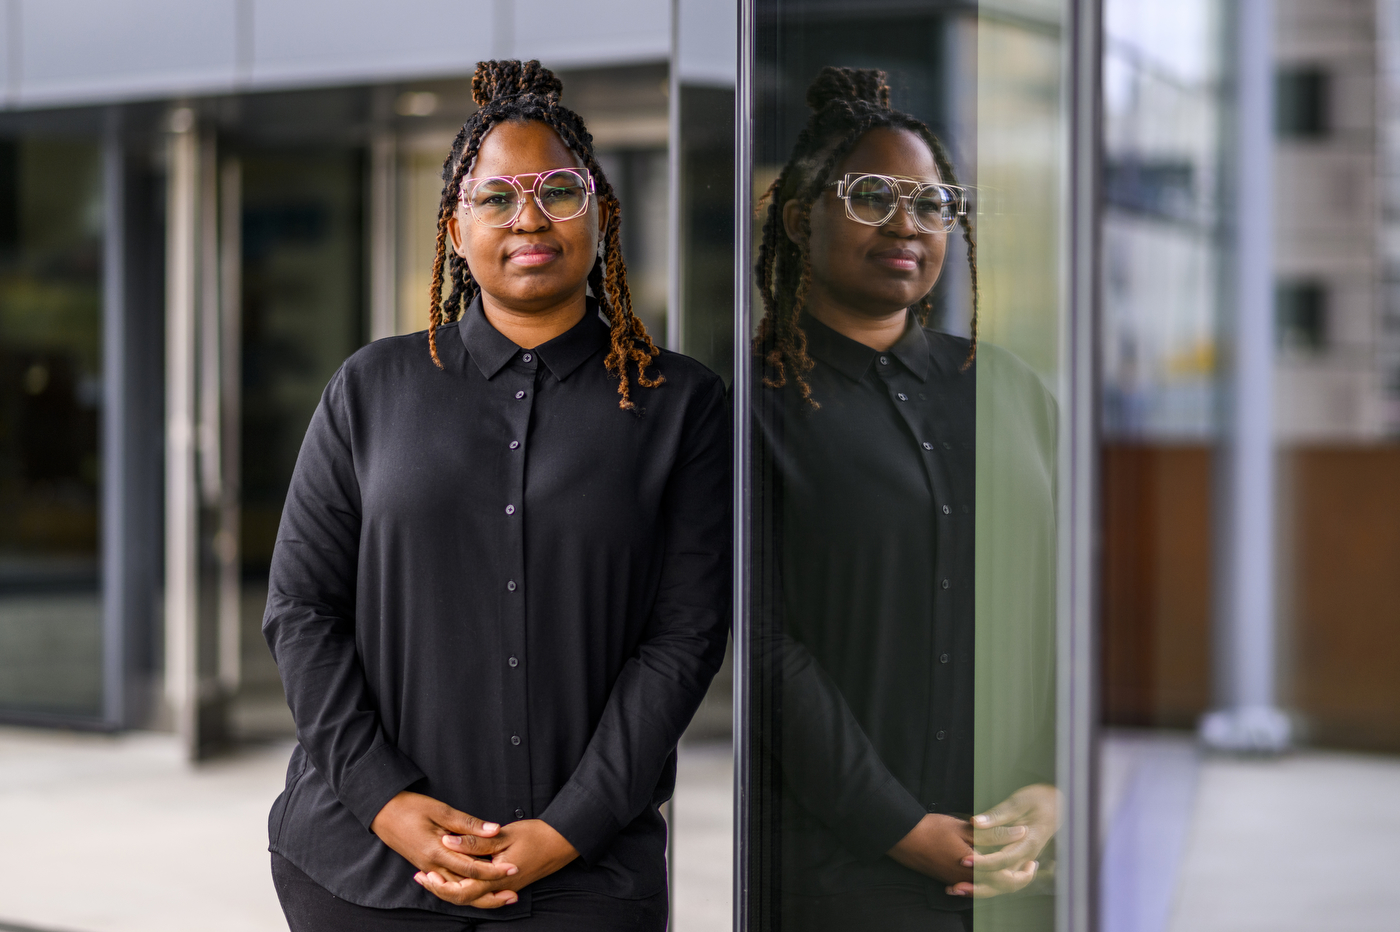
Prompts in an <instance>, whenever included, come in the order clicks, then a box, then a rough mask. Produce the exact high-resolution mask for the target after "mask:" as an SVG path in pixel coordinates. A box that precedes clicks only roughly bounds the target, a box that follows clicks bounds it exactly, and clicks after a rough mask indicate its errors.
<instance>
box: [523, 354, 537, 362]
mask: <svg viewBox="0 0 1400 932" xmlns="http://www.w3.org/2000/svg"><path fill="white" fill-rule="evenodd" d="M522 358H523V359H524V360H525V361H526V362H534V361H535V357H533V356H531V355H530V354H529V353H526V354H525V355H524V356H523V357H522Z"/></svg>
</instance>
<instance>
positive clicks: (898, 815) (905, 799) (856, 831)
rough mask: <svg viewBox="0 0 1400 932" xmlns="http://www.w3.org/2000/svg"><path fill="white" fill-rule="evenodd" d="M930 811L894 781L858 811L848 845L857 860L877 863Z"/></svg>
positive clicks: (854, 814)
mask: <svg viewBox="0 0 1400 932" xmlns="http://www.w3.org/2000/svg"><path fill="white" fill-rule="evenodd" d="M926 815H928V811H927V810H926V809H925V808H924V807H923V805H922V804H920V803H919V801H918V800H917V799H915V798H914V797H913V795H912V794H910V792H909V791H908V790H907V789H905V788H904V786H903V784H901V783H900V782H899V781H898V780H895V779H894V778H893V777H890V778H889V782H888V783H887V784H886V785H885V787H884V788H883V789H882V790H881V791H880V792H876V793H871V794H869V795H868V796H866V797H865V798H864V799H862V800H861V805H860V806H859V807H858V811H856V812H853V813H851V818H852V819H854V824H853V825H852V826H850V829H851V830H850V831H849V832H842V833H839V834H844V835H845V836H846V839H847V841H846V843H847V845H849V847H850V849H851V851H852V852H854V853H855V854H856V856H857V857H860V858H864V859H868V860H874V859H875V858H878V857H881V856H882V855H884V854H886V853H887V852H888V851H889V850H890V849H891V848H893V847H894V846H895V845H897V844H899V841H900V839H902V838H903V837H904V836H905V835H908V834H909V833H910V832H912V831H913V830H914V826H916V825H918V824H919V820H920V819H922V818H923V817H924V816H926Z"/></svg>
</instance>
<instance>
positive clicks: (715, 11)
mask: <svg viewBox="0 0 1400 932" xmlns="http://www.w3.org/2000/svg"><path fill="white" fill-rule="evenodd" d="M676 5H677V7H678V8H679V15H680V23H679V28H678V29H677V30H676V45H677V49H676V70H677V71H679V72H680V78H681V80H682V81H684V82H685V83H686V84H711V85H716V86H721V87H733V86H734V76H735V73H736V72H737V70H738V67H739V65H738V57H737V56H738V43H739V16H738V13H737V12H736V11H735V10H734V9H733V8H732V7H731V6H730V5H729V4H726V3H715V2H714V0H678V2H677V4H676Z"/></svg>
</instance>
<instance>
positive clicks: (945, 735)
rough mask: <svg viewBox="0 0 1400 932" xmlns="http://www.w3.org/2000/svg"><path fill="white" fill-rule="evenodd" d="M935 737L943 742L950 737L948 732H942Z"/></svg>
mask: <svg viewBox="0 0 1400 932" xmlns="http://www.w3.org/2000/svg"><path fill="white" fill-rule="evenodd" d="M934 737H935V738H937V739H938V740H939V741H942V740H943V739H944V738H946V737H948V733H947V732H946V731H940V732H939V733H938V734H936V735H934Z"/></svg>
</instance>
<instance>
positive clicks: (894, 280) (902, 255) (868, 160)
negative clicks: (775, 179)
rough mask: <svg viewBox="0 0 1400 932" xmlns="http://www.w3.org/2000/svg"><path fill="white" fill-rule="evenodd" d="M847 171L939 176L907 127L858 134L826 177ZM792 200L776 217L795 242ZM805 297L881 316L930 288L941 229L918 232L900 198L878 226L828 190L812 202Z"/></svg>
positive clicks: (938, 263)
mask: <svg viewBox="0 0 1400 932" xmlns="http://www.w3.org/2000/svg"><path fill="white" fill-rule="evenodd" d="M847 172H869V173H871V174H879V175H892V176H896V177H902V178H911V179H914V180H917V181H941V180H942V179H941V178H940V177H939V175H938V166H937V164H936V163H935V162H934V160H933V153H932V152H930V151H929V148H928V146H927V145H926V144H925V143H924V141H923V140H922V139H920V138H919V137H918V136H916V135H915V134H914V133H911V132H909V131H908V130H901V129H885V128H880V129H873V130H871V131H870V132H868V133H866V134H865V135H864V136H863V137H861V139H860V141H859V142H857V143H856V145H855V148H854V149H852V150H851V153H850V155H848V156H847V157H846V159H845V161H843V162H842V163H841V164H840V165H839V166H838V167H837V168H836V171H835V173H834V175H833V176H832V177H833V180H834V179H839V178H841V177H842V176H843V175H845V174H846V173H847ZM797 212H798V204H797V202H796V201H789V202H787V204H785V205H784V206H783V221H784V225H785V226H786V228H787V234H788V237H789V238H790V239H793V240H796V239H797V236H798V233H797V216H798V213H797ZM811 229H812V237H811V243H810V254H811V262H812V294H811V299H812V300H813V301H817V302H821V303H823V304H827V305H831V304H835V305H837V306H839V307H841V308H843V309H846V310H848V311H852V312H854V313H857V314H861V315H863V316H869V317H877V318H878V317H887V316H889V315H891V314H894V313H897V312H899V311H901V310H903V309H904V308H907V307H909V306H910V305H912V304H914V303H916V302H917V301H918V300H919V299H920V298H922V297H923V296H924V295H926V294H928V293H929V291H930V290H932V289H933V286H934V283H935V282H937V281H938V274H939V272H940V271H941V270H942V268H943V254H944V251H945V250H946V248H947V242H948V234H946V233H925V232H924V231H922V230H920V229H919V228H918V227H917V226H915V224H914V219H913V218H912V217H910V216H909V212H908V210H906V209H905V206H904V205H903V203H901V206H900V208H899V209H898V210H896V211H895V213H894V216H893V217H891V218H890V219H889V220H888V221H887V222H886V223H884V224H883V225H881V226H878V227H872V226H866V225H865V224H862V223H857V222H856V221H854V220H852V219H850V218H849V217H847V216H846V207H845V204H843V203H842V201H841V199H840V198H838V197H837V196H836V188H835V187H829V188H827V189H826V190H824V191H822V193H821V194H820V195H818V197H817V199H816V202H815V203H814V204H813V205H812V215H811Z"/></svg>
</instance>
